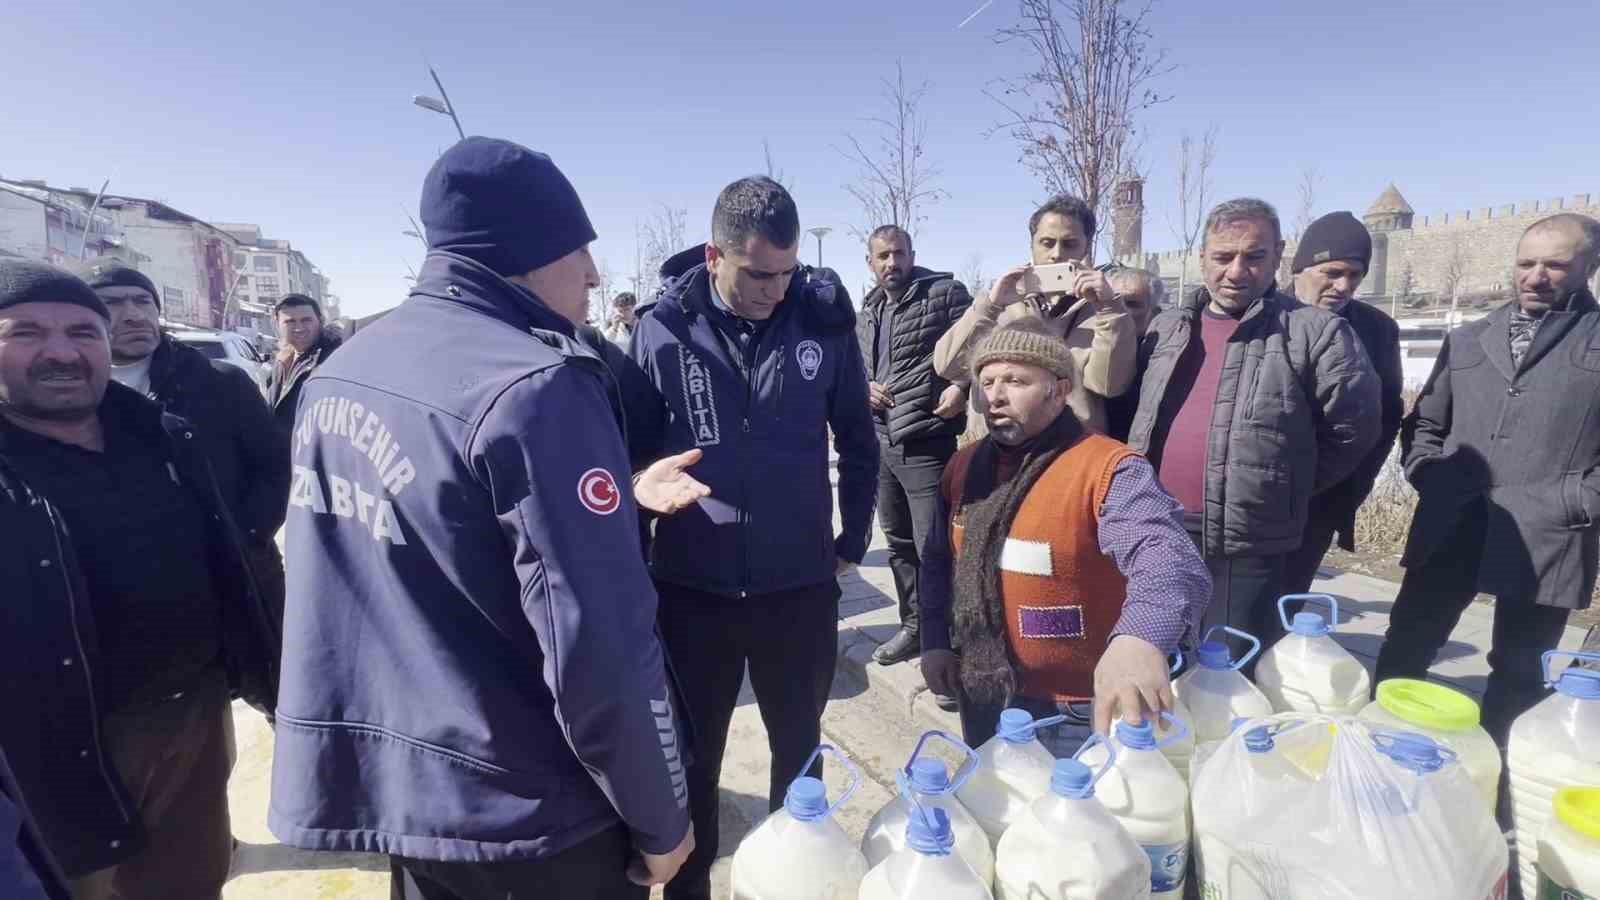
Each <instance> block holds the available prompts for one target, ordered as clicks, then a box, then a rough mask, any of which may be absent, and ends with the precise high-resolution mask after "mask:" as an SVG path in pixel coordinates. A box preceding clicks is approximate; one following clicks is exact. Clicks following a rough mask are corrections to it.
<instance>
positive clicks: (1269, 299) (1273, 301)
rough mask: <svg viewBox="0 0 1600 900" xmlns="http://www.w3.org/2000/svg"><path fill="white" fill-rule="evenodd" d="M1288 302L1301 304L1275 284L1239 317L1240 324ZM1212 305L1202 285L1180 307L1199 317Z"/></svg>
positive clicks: (1208, 294) (1206, 290) (1207, 290)
mask: <svg viewBox="0 0 1600 900" xmlns="http://www.w3.org/2000/svg"><path fill="white" fill-rule="evenodd" d="M1286 300H1288V301H1293V302H1294V303H1296V304H1298V303H1299V301H1298V300H1293V298H1292V297H1289V296H1287V295H1285V294H1281V293H1279V292H1278V285H1277V282H1273V284H1272V286H1271V287H1269V288H1267V292H1266V293H1265V294H1263V295H1261V296H1260V297H1259V298H1257V299H1256V301H1255V302H1254V303H1251V304H1250V308H1249V309H1247V310H1245V311H1244V315H1242V316H1240V317H1239V324H1240V325H1243V324H1244V323H1246V322H1249V321H1251V320H1252V319H1255V318H1257V317H1258V316H1260V315H1261V314H1262V313H1263V312H1264V311H1276V310H1277V309H1278V308H1279V307H1281V306H1283V305H1284V302H1285V301H1286ZM1210 304H1211V291H1210V290H1209V289H1208V288H1206V287H1205V286H1204V285H1201V286H1200V287H1197V288H1195V289H1194V290H1193V291H1192V292H1190V294H1189V296H1187V297H1185V298H1183V300H1182V301H1180V303H1179V306H1180V308H1181V309H1183V310H1185V311H1186V312H1189V313H1192V314H1194V315H1199V314H1200V313H1201V312H1202V311H1203V310H1204V309H1205V308H1206V307H1207V306H1209V305H1210Z"/></svg>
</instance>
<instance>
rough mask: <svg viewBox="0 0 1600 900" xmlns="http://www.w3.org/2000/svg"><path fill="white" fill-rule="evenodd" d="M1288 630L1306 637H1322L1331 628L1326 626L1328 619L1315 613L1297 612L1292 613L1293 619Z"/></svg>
mask: <svg viewBox="0 0 1600 900" xmlns="http://www.w3.org/2000/svg"><path fill="white" fill-rule="evenodd" d="M1289 630H1290V631H1292V632H1294V633H1295V634H1299V635H1304V636H1306V637H1322V636H1323V635H1325V634H1327V633H1328V632H1329V631H1330V630H1331V629H1329V628H1328V620H1327V619H1324V618H1323V617H1321V616H1319V615H1317V614H1316V613H1314V612H1297V613H1295V614H1294V621H1293V622H1291V623H1290V625H1289Z"/></svg>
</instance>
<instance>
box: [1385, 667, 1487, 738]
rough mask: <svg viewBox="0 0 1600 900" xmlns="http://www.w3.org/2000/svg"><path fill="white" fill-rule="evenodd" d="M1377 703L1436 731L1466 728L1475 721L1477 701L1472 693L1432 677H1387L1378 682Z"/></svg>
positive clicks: (1463, 729)
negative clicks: (1443, 683)
mask: <svg viewBox="0 0 1600 900" xmlns="http://www.w3.org/2000/svg"><path fill="white" fill-rule="evenodd" d="M1378 705H1379V706H1381V707H1383V708H1384V709H1385V710H1387V711H1388V712H1389V714H1390V715H1393V716H1396V717H1398V718H1401V719H1404V720H1405V721H1407V722H1410V723H1411V724H1413V725H1418V726H1421V727H1422V728H1431V729H1434V730H1435V731H1467V730H1468V729H1471V728H1475V727H1477V724H1478V704H1477V703H1476V702H1474V701H1473V699H1472V698H1471V697H1468V696H1467V695H1466V694H1463V693H1461V692H1460V691H1457V690H1454V689H1452V688H1447V687H1445V686H1444V685H1442V684H1434V683H1433V682H1431V681H1420V680H1418V679H1415V678H1390V679H1389V680H1387V681H1385V682H1383V683H1381V684H1379V685H1378Z"/></svg>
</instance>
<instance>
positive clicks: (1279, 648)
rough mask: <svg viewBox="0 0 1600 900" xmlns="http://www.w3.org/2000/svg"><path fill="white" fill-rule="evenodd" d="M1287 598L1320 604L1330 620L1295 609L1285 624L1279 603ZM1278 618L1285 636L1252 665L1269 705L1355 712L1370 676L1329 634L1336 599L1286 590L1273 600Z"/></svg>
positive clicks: (1336, 614)
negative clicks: (1295, 611) (1285, 629)
mask: <svg viewBox="0 0 1600 900" xmlns="http://www.w3.org/2000/svg"><path fill="white" fill-rule="evenodd" d="M1290 600H1306V601H1308V602H1309V601H1311V600H1316V601H1320V602H1322V603H1326V604H1327V605H1328V608H1329V609H1330V610H1332V612H1333V619H1332V621H1331V623H1330V622H1328V621H1324V620H1323V618H1322V616H1320V615H1318V614H1316V613H1313V612H1298V613H1295V614H1294V621H1293V622H1290V621H1289V613H1288V610H1287V608H1286V607H1285V604H1286V603H1288V602H1289V601H1290ZM1278 617H1279V618H1280V619H1282V621H1283V625H1284V627H1285V628H1287V629H1289V634H1288V635H1287V636H1285V637H1284V638H1283V640H1281V641H1279V642H1278V643H1276V644H1274V645H1273V646H1272V648H1271V649H1270V650H1268V651H1267V652H1266V653H1263V654H1261V662H1260V663H1257V664H1256V684H1257V685H1258V686H1259V687H1260V688H1261V693H1263V694H1265V695H1266V697H1267V699H1268V700H1269V701H1271V703H1272V708H1273V709H1275V710H1277V711H1278V712H1303V713H1322V714H1323V715H1329V716H1353V715H1355V714H1356V713H1359V712H1360V711H1361V709H1362V708H1363V707H1365V706H1366V705H1367V698H1368V696H1369V695H1370V694H1371V692H1372V678H1371V676H1369V675H1368V674H1367V667H1366V666H1364V665H1362V664H1361V660H1359V659H1356V658H1355V656H1354V655H1352V654H1351V653H1350V651H1348V650H1346V649H1344V648H1343V647H1341V646H1339V643H1338V642H1337V641H1335V640H1334V639H1333V638H1332V637H1330V635H1331V634H1333V631H1334V629H1335V628H1337V627H1338V625H1339V601H1337V600H1335V599H1333V598H1332V597H1330V596H1328V595H1327V594H1289V595H1287V596H1284V597H1279V598H1278Z"/></svg>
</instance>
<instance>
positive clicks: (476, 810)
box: [269, 137, 706, 900]
mask: <svg viewBox="0 0 1600 900" xmlns="http://www.w3.org/2000/svg"><path fill="white" fill-rule="evenodd" d="M422 223H423V227H424V229H425V230H426V232H427V240H428V247H429V252H428V256H427V259H426V260H425V261H424V262H423V265H422V270H421V273H420V274H419V277H418V278H417V282H416V287H415V289H414V290H413V291H412V293H411V296H410V297H409V298H408V299H407V300H406V302H405V303H403V304H402V305H401V306H400V307H399V308H397V309H396V310H395V311H394V312H393V313H391V314H389V315H388V316H386V317H384V318H383V320H381V321H380V322H378V323H377V324H375V325H373V326H371V327H369V328H366V329H363V330H362V331H360V332H359V333H357V334H356V335H355V336H354V337H353V338H351V339H350V340H349V341H348V342H347V343H346V344H345V345H344V347H343V348H342V349H341V350H340V352H339V353H338V354H337V355H336V356H334V357H332V358H331V359H329V360H328V361H327V362H326V363H324V364H323V365H321V366H320V367H318V368H317V369H316V370H315V371H314V372H313V373H312V375H311V377H310V378H309V379H307V381H306V383H305V388H304V394H303V396H302V399H301V404H300V415H299V419H298V422H297V424H296V427H295V431H294V434H293V436H292V446H291V454H292V459H293V463H294V485H293V487H292V489H291V491H290V500H289V506H290V509H289V526H288V555H289V558H291V559H293V560H294V564H293V565H292V566H291V567H290V572H289V580H288V582H289V583H288V600H287V610H286V615H285V623H284V629H285V639H284V652H283V670H284V676H283V687H282V693H281V701H280V704H279V707H278V727H277V749H276V754H275V759H274V761H273V778H272V809H271V814H270V817H269V825H270V826H271V828H272V830H273V833H275V834H276V835H277V836H278V837H279V838H280V839H282V840H283V841H284V842H285V843H288V844H292V845H294V846H299V847H306V848H311V849H322V850H367V851H371V850H377V851H379V852H383V853H387V854H389V855H390V858H391V878H392V885H393V886H392V896H393V897H395V898H402V900H413V898H425V900H455V898H459V900H477V898H491V897H492V898H495V900H504V898H533V897H540V898H543V897H592V898H613V897H615V898H644V897H646V896H647V895H648V893H649V888H648V885H651V884H661V883H664V882H666V881H667V880H669V879H670V878H672V876H673V875H674V874H675V873H676V872H677V870H678V868H679V866H680V865H681V864H682V863H683V861H684V859H685V858H687V856H688V854H689V852H690V851H691V850H692V849H693V847H694V835H693V832H692V831H691V829H690V826H689V812H688V808H687V806H688V789H687V784H686V779H685V771H684V764H685V760H684V748H683V746H682V742H681V741H680V739H679V716H680V714H681V711H680V707H681V704H680V701H679V700H678V698H677V696H676V694H675V691H674V689H673V688H672V684H673V680H672V679H671V678H670V677H669V673H668V666H667V662H666V659H665V656H664V654H663V651H662V647H661V644H660V642H659V640H658V638H657V635H656V627H655V621H656V592H655V589H654V588H653V587H652V585H651V581H650V576H649V573H648V572H647V571H646V569H645V564H644V554H643V550H642V548H641V546H640V534H639V527H638V523H639V518H638V510H639V508H641V507H643V508H646V509H649V510H651V511H653V512H657V513H662V514H670V513H673V512H676V511H677V510H678V509H681V508H682V507H684V506H686V505H688V504H690V503H693V502H695V501H696V500H698V499H699V498H701V497H703V496H705V493H706V489H705V487H704V486H703V485H700V484H699V483H698V482H696V481H694V480H693V479H692V478H690V477H689V476H688V475H687V474H685V471H684V469H685V467H686V466H687V465H689V464H691V463H692V462H694V461H695V460H696V459H698V454H697V453H688V454H682V455H680V456H677V457H671V458H668V459H665V460H662V461H660V462H658V463H656V464H655V465H652V466H650V467H649V468H647V469H645V470H644V471H643V472H641V473H640V474H639V475H638V476H637V477H635V478H633V479H631V481H630V478H629V473H630V465H629V458H628V454H627V451H626V450H625V448H624V446H623V436H622V433H621V430H620V429H619V428H618V426H617V424H616V419H615V417H614V415H613V410H612V407H611V405H610V403H609V400H608V396H609V395H610V394H611V393H612V392H613V391H614V388H613V381H612V376H611V375H610V373H609V372H608V371H607V369H606V367H605V365H604V363H602V361H601V360H600V359H599V358H598V357H597V356H596V355H595V354H594V353H593V351H592V350H591V349H590V348H589V347H588V346H587V345H586V344H585V343H584V342H583V341H582V340H580V339H579V338H578V336H577V332H576V328H577V326H578V325H579V324H581V323H582V322H583V320H584V312H585V309H586V307H587V305H588V293H589V291H590V290H591V289H592V288H593V287H595V286H596V285H597V282H598V278H597V276H596V274H595V269H594V262H593V260H592V259H591V258H590V256H589V249H588V245H589V243H590V241H592V240H594V237H595V232H594V228H593V227H592V226H591V225H590V224H589V217H588V215H587V213H585V212H584V208H583V203H582V202H581V201H580V200H579V199H578V194H577V192H576V191H575V190H574V189H573V187H572V184H571V183H570V182H569V181H568V180H567V178H566V176H565V175H563V174H562V173H561V170H560V169H558V168H556V165H555V163H554V162H552V161H551V160H550V158H549V157H548V156H545V155H544V154H541V153H535V152H533V151H531V150H529V149H527V148H525V147H521V146H518V145H516V144H513V143H510V142H508V141H502V140H492V139H489V138H482V137H472V138H468V139H466V140H464V141H462V142H461V143H459V144H457V145H455V146H454V147H452V148H451V149H450V150H448V151H446V152H445V154H444V155H443V156H441V157H440V158H439V160H438V162H437V163H435V164H434V166H433V169H432V171H430V172H429V173H428V176H427V179H426V180H425V182H424V183H423V189H422Z"/></svg>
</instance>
